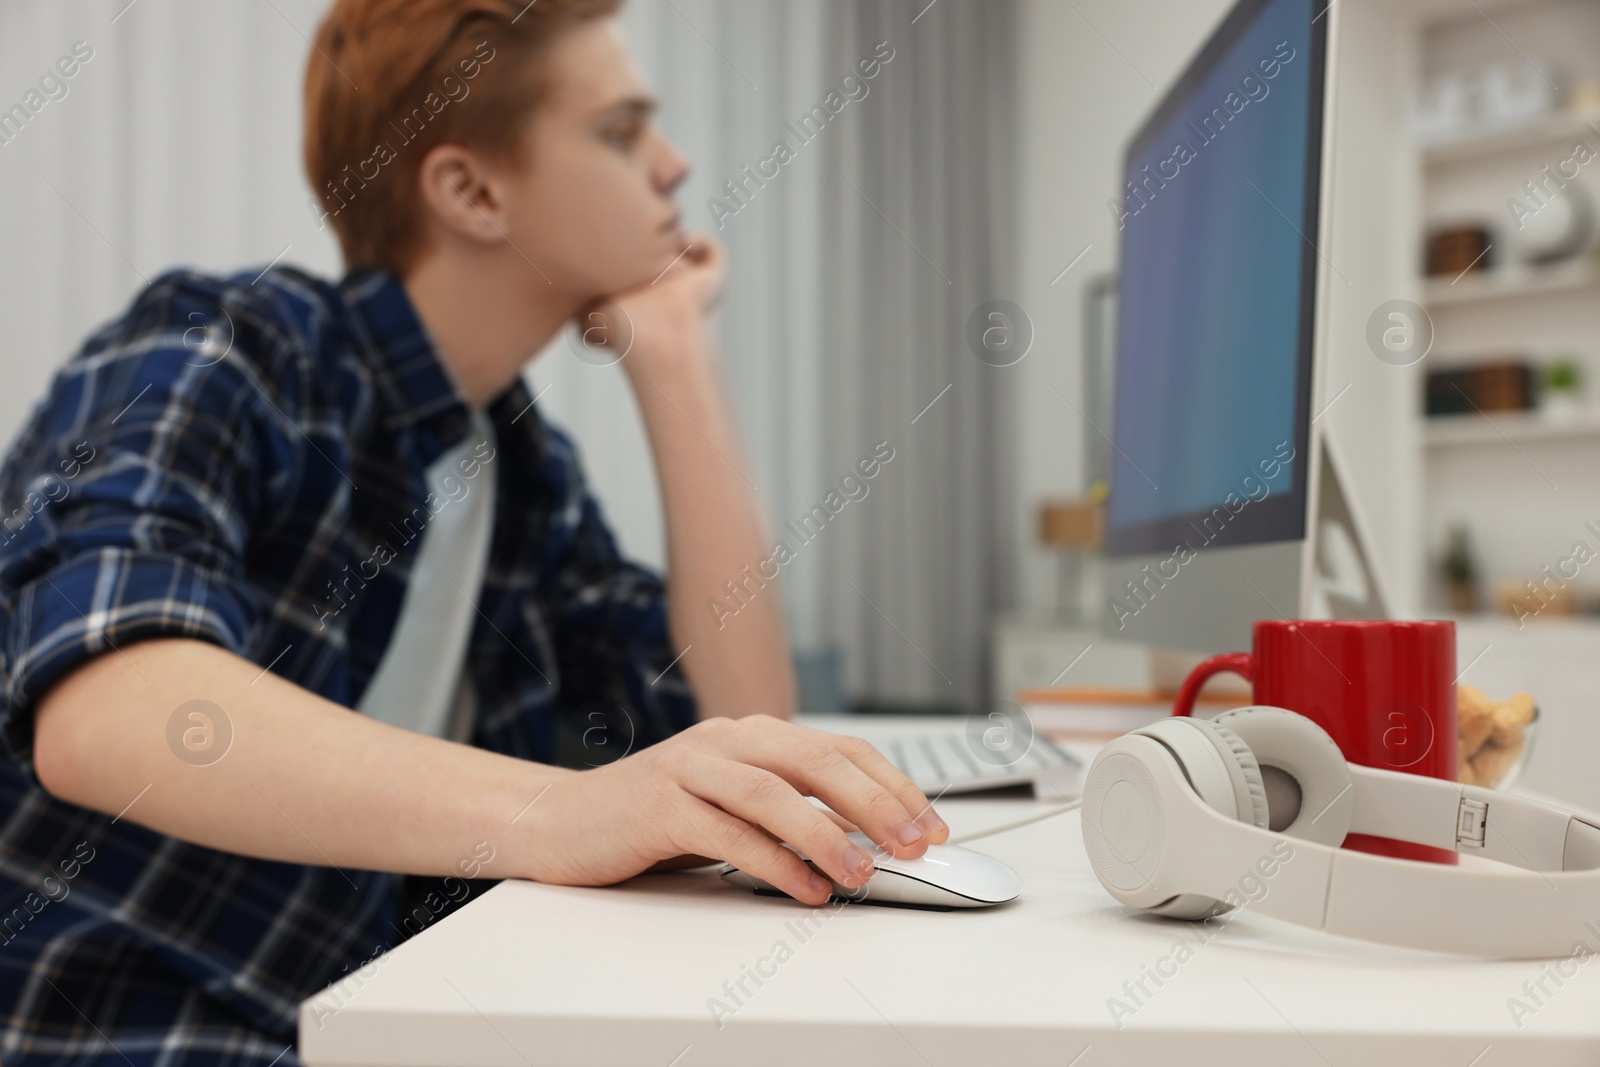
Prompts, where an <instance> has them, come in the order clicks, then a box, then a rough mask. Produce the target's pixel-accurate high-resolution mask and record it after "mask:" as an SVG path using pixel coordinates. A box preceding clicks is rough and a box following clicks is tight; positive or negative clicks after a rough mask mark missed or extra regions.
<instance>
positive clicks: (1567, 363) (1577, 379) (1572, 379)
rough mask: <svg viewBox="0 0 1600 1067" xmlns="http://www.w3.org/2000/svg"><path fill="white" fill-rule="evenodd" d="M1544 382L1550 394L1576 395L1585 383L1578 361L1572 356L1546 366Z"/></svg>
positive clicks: (1555, 360)
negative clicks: (1581, 384) (1579, 387)
mask: <svg viewBox="0 0 1600 1067" xmlns="http://www.w3.org/2000/svg"><path fill="white" fill-rule="evenodd" d="M1543 381H1544V387H1545V390H1546V391H1548V392H1551V393H1575V392H1577V391H1578V386H1579V384H1580V383H1581V382H1582V381H1583V373H1582V371H1581V370H1580V369H1579V368H1578V364H1577V361H1576V360H1574V359H1572V358H1571V357H1570V356H1560V357H1558V358H1556V359H1554V360H1552V361H1551V362H1550V363H1548V364H1546V365H1545V368H1544V374H1543Z"/></svg>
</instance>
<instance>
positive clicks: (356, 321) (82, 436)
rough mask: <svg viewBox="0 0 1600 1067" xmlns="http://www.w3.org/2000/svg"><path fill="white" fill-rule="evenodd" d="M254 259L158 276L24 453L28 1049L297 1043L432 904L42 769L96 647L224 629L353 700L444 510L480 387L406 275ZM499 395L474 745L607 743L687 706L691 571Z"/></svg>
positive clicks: (562, 443)
mask: <svg viewBox="0 0 1600 1067" xmlns="http://www.w3.org/2000/svg"><path fill="white" fill-rule="evenodd" d="M252 277H253V275H252V274H250V273H245V274H240V275H237V276H234V277H231V278H214V277H207V276H202V275H198V274H194V273H189V272H174V273H171V274H167V275H165V276H163V277H161V278H159V279H158V280H156V281H155V282H154V283H153V284H151V285H150V286H149V288H147V289H145V290H144V291H143V292H142V293H140V294H139V296H138V298H137V299H136V300H135V301H134V303H133V305H132V307H131V308H130V309H129V311H128V312H127V314H125V315H124V316H123V317H121V318H120V319H118V320H116V321H114V322H112V323H111V324H110V325H108V326H106V327H105V328H103V329H102V330H100V331H99V332H98V333H96V334H95V335H94V336H93V337H92V338H90V339H89V341H88V342H87V343H86V344H85V346H84V348H83V350H82V351H81V352H80V353H79V354H78V355H77V356H76V357H75V358H74V359H72V360H71V361H70V362H69V363H68V364H67V365H66V366H65V367H64V368H63V369H62V370H61V372H60V373H59V374H58V375H57V377H56V378H55V381H54V383H53V385H52V386H51V389H50V391H49V394H48V395H47V396H46V398H45V399H44V401H43V402H42V403H41V404H40V405H39V406H38V407H37V408H36V409H35V411H34V413H33V415H32V417H31V419H30V421H29V423H28V425H27V427H26V428H25V429H24V430H23V432H22V434H21V436H20V437H19V439H18V440H17V441H16V443H15V444H14V445H13V447H12V449H11V453H10V455H9V457H8V458H7V461H6V463H5V466H4V469H3V471H0V638H3V642H0V685H3V689H0V732H3V739H4V753H3V756H4V758H0V809H3V811H0V817H3V820H4V821H3V825H0V1060H3V1061H4V1063H5V1064H6V1067H26V1065H31V1064H66V1063H72V1064H80V1065H101V1064H104V1065H111V1064H118V1065H124V1064H129V1063H132V1064H139V1065H143V1064H147V1063H149V1064H154V1063H158V1062H159V1063H162V1064H172V1065H197V1064H219V1065H220V1064H230V1065H231V1064H241V1065H242V1064H253V1065H262V1067H265V1065H268V1064H272V1063H277V1064H279V1065H280V1067H288V1065H291V1064H296V1063H299V1059H298V1057H297V1056H296V1055H295V1053H294V1052H293V1050H292V1048H291V1046H292V1045H293V1043H294V1039H295V1021H296V1012H297V1007H298V1005H299V1003H300V1001H301V1000H303V999H305V998H306V997H309V996H311V995H312V994H314V993H316V992H317V991H318V990H320V989H322V988H323V987H324V986H326V985H328V983H329V982H331V981H333V980H335V979H337V978H339V977H340V976H341V975H342V974H343V973H344V971H345V970H347V969H355V968H356V967H359V966H360V965H361V964H362V963H364V962H365V961H367V960H369V959H371V958H372V957H373V956H374V955H375V954H377V953H379V952H381V951H384V950H385V949H387V948H389V947H392V946H393V945H394V944H396V943H397V942H398V941H400V940H402V939H403V938H404V937H405V936H406V931H408V930H411V931H414V929H415V926H414V924H413V923H412V922H410V921H407V918H406V917H402V914H401V901H402V897H403V888H404V884H405V880H404V879H402V878H401V877H400V876H397V875H394V874H388V873H382V872H374V871H366V872H363V871H344V872H342V873H341V872H339V871H337V870H334V869H332V868H326V867H311V866H300V865H297V864H292V863H275V862H267V861H263V860H255V859H247V858H244V857H241V856H235V855H232V854H230V853H226V852H219V851H216V850H214V849H209V848H202V847H200V846H198V845H190V844H186V843H184V842H182V841H179V840H176V839H174V838H171V837H167V836H165V835H163V834H159V833H156V832H154V831H151V830H148V829H145V828H144V827H141V826H138V825H136V824H135V823H133V822H132V821H130V820H129V819H128V818H120V817H119V818H113V817H111V816H108V815H102V814H99V813H96V812H92V811H88V810H85V809H83V808H79V807H76V806H74V805H72V804H68V803H65V802H63V801H60V800H57V799H56V798H54V797H52V796H50V795H49V794H48V793H46V792H45V791H44V790H43V789H42V788H41V787H40V785H39V780H38V776H37V774H36V773H35V770H34V763H33V706H34V703H35V702H36V701H37V700H38V698H39V696H40V694H41V693H43V692H45V690H46V689H47V688H48V687H49V686H50V685H51V683H53V682H55V681H57V680H59V679H60V678H62V677H63V676H65V675H66V674H68V673H69V672H70V671H72V670H73V669H74V668H76V667H77V666H79V665H80V664H82V663H83V662H84V661H86V660H88V659H90V658H91V657H94V656H97V655H101V654H103V653H107V652H110V653H111V654H113V655H114V654H116V652H115V651H114V650H119V649H125V648H127V646H129V645H131V644H133V643H134V642H136V641H139V640H141V639H144V638H152V637H187V638H198V639H200V640H205V641H211V642H215V643H216V644H218V645H220V646H222V647H223V648H226V649H228V650H230V651H232V652H234V653H236V654H238V655H240V656H243V657H245V658H246V659H249V660H251V661H253V662H255V663H259V664H261V665H262V667H263V668H266V669H270V670H271V671H273V672H274V673H276V674H278V675H281V676H282V677H284V678H287V679H289V680H290V681H293V682H295V683H297V684H299V685H301V686H303V687H305V688H306V689H309V690H311V691H312V692H314V693H318V694H320V695H321V696H323V697H326V698H328V699H329V700H333V701H336V702H337V703H339V704H342V705H345V706H346V707H354V706H355V705H356V703H357V701H358V700H359V699H360V697H361V693H362V690H363V688H364V687H365V686H366V685H367V683H368V681H369V680H370V679H371V677H372V675H373V673H374V670H375V669H376V667H377V665H378V662H379V658H380V657H381V656H382V654H383V651H384V648H385V646H386V645H387V643H388V642H389V640H390V637H391V634H392V632H393V630H394V628H395V624H396V621H397V615H398V612H399V608H400V604H401V601H402V598H403V595H404V592H405V586H406V580H407V577H408V574H409V568H410V566H411V563H412V561H413V560H414V558H415V555H416V551H415V550H416V547H417V544H418V543H419V540H420V532H421V529H422V528H423V527H425V524H426V521H427V518H428V516H429V515H430V514H432V513H434V512H435V511H437V510H438V508H439V507H442V506H444V505H441V504H439V503H438V498H434V499H431V500H430V498H429V497H428V490H427V487H426V486H425V484H424V472H425V470H426V469H427V467H428V466H429V464H430V463H431V462H432V461H433V460H434V459H435V458H437V457H438V456H439V455H440V454H441V453H442V452H444V451H445V450H447V449H448V448H450V447H451V446H452V445H454V444H456V443H457V442H459V441H460V440H461V439H462V438H463V437H464V435H465V434H466V432H467V430H468V428H469V422H470V412H469V410H468V408H467V406H466V405H465V403H464V402H463V400H462V398H461V396H460V393H459V391H458V390H457V389H456V387H455V384H454V382H453V381H452V379H451V378H450V377H449V375H448V373H447V372H446V371H445V369H444V366H443V365H442V363H441V362H440V360H439V357H438V354H437V352H436V350H435V349H434V347H433V345H432V342H431V341H430V340H429V338H428V336H427V334H426V332H425V330H424V328H423V326H422V323H421V322H420V321H419V320H418V318H417V316H416V313H415V311H414V310H413V308H412V306H411V303H410V301H409V300H408V299H407V297H406V295H405V291H404V289H403V288H402V287H401V286H400V285H399V283H398V282H397V281H396V280H395V279H394V278H392V277H390V276H388V275H386V274H381V273H377V272H362V271H358V272H352V273H351V274H349V275H347V276H346V277H345V278H344V279H343V280H342V281H341V282H340V283H339V284H337V285H333V284H329V283H327V282H324V281H321V280H319V279H316V278H313V277H310V276H308V275H306V274H304V273H301V272H299V271H295V270H291V269H274V270H271V271H268V272H267V273H265V274H264V275H262V276H260V277H259V279H257V280H254V281H252V280H250V279H251V278H252ZM489 415H490V417H491V419H492V420H493V423H494V427H495V432H496V438H497V440H496V442H495V446H494V453H493V454H491V455H487V456H485V457H480V458H482V459H483V462H482V465H481V467H479V468H478V470H477V472H476V476H477V477H492V478H494V479H495V493H496V502H495V516H494V531H493V535H492V538H493V539H492V545H491V548H490V559H489V566H488V570H487V576H486V577H485V579H484V584H483V587H482V588H481V589H480V590H479V591H478V601H477V605H478V608H479V615H478V618H477V621H476V623H475V625H474V628H473V631H472V636H471V639H470V643H469V647H468V651H467V659H466V667H465V670H466V672H467V673H468V675H469V677H470V679H471V681H472V682H473V684H474V686H475V689H476V693H477V701H478V719H477V724H476V728H475V733H474V736H473V738H472V740H473V743H474V744H475V745H477V746H479V747H481V748H485V749H489V750H491V751H494V752H501V753H505V754H506V755H511V756H518V757H521V758H523V759H530V760H539V761H543V762H562V763H567V764H571V765H581V764H582V763H583V762H585V761H584V759H583V756H584V752H585V749H584V748H583V742H584V741H588V742H590V743H591V744H590V747H589V749H588V751H590V752H594V753H599V752H601V751H608V752H610V753H618V752H620V751H622V750H625V749H627V748H630V747H632V748H637V747H639V746H642V745H646V744H649V743H651V742H653V741H656V740H659V739H661V738H662V737H665V736H668V735H670V734H671V733H674V732H676V731H678V730H681V729H683V728H684V727H686V726H688V725H689V724H691V723H692V722H693V721H694V719H695V707H694V702H693V700H692V698H691V696H690V694H689V692H688V689H687V688H686V686H685V684H684V682H683V679H682V677H681V676H680V675H679V674H677V673H676V672H675V670H673V669H669V665H670V664H671V663H672V661H673V659H674V655H675V653H674V651H673V650H672V648H671V647H669V642H668V638H667V630H666V610H665V599H664V589H663V585H662V581H661V579H660V578H659V577H658V576H657V575H656V574H654V573H652V572H650V571H647V570H645V569H642V568H640V567H637V566H634V565H631V564H629V563H627V562H625V561H624V560H623V559H622V558H621V557H620V556H619V554H618V551H617V547H616V544H615V542H614V541H613V539H612V537H611V534H610V533H609V531H608V530H607V528H606V525H605V522H604V520H603V519H602V517H601V514H600V509H599V507H598V505H597V504H596V502H595V500H594V498H593V497H592V496H590V495H589V493H588V492H587V490H586V488H585V485H584V481H583V476H582V473H581V471H580V469H579V465H578V459H577V456H576V454H575V452H574V449H573V446H572V444H571V443H570V442H569V441H568V439H567V438H566V437H565V436H563V435H562V434H561V433H560V432H558V431H557V430H555V429H554V428H552V427H551V426H550V425H549V424H548V423H547V422H545V421H544V420H543V419H542V418H541V416H540V413H539V411H538V409H537V408H535V407H534V405H533V401H532V398H531V397H530V396H529V395H528V392H527V390H526V389H525V387H524V386H523V385H522V384H521V383H520V382H519V383H518V384H516V385H514V386H513V387H512V388H511V389H509V390H508V391H507V392H506V393H505V394H503V395H502V396H501V397H500V398H499V399H498V400H496V401H495V402H494V403H493V404H492V405H491V407H490V409H489ZM196 696H197V697H200V696H203V694H196ZM597 730H598V731H599V732H598V733H597ZM596 740H599V741H602V742H608V743H609V744H608V745H607V747H606V748H604V749H602V748H600V747H598V746H596V745H594V744H593V742H595V741H596ZM175 751H176V750H175ZM174 758H177V757H176V756H175V757H174ZM588 762H596V763H597V762H600V760H599V759H594V760H590V761H588ZM128 799H129V801H130V802H133V801H134V800H135V798H134V797H129V798H128ZM457 884H458V885H460V884H461V883H459V882H458V883H457ZM450 898H451V899H452V900H455V899H459V898H460V894H459V893H452V894H450ZM410 914H411V913H410V911H409V909H408V910H407V913H406V915H407V917H409V916H410ZM426 916H427V913H426V912H424V913H423V918H426Z"/></svg>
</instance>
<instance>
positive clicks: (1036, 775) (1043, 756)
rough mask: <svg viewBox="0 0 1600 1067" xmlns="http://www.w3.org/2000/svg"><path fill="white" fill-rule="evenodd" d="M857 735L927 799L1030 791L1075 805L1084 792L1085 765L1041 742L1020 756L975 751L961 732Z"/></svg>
mask: <svg viewBox="0 0 1600 1067" xmlns="http://www.w3.org/2000/svg"><path fill="white" fill-rule="evenodd" d="M852 732H856V731H852ZM860 732H861V734H862V735H863V736H866V738H867V740H868V741H871V742H872V743H873V745H875V746H876V747H877V749H878V751H880V752H882V753H883V754H884V755H885V756H886V757H888V759H889V762H890V763H893V764H894V765H895V766H896V767H898V768H899V769H900V771H901V772H902V773H903V774H904V775H905V776H906V777H907V778H910V779H911V780H912V781H913V782H916V783H917V787H918V788H919V789H921V790H922V791H923V792H924V793H926V794H927V795H928V796H930V797H933V796H940V795H942V796H950V795H952V794H956V793H976V792H981V791H983V790H988V789H1006V788H1012V787H1016V786H1032V787H1033V790H1034V793H1035V794H1036V795H1037V796H1039V797H1041V798H1044V799H1060V800H1075V799H1077V797H1078V796H1079V794H1080V793H1081V792H1082V784H1083V771H1084V766H1083V761H1081V760H1079V759H1078V758H1077V757H1076V756H1074V755H1073V754H1072V753H1070V752H1068V751H1066V750H1065V749H1063V748H1061V747H1059V746H1058V745H1056V744H1054V743H1053V742H1051V741H1050V740H1048V739H1047V738H1044V737H1038V736H1035V737H1034V738H1033V740H1032V743H1031V744H1029V745H1028V746H1027V749H1026V751H1024V752H1021V753H1003V754H1002V753H988V752H983V751H976V750H975V747H974V744H973V743H972V742H971V741H970V740H969V737H968V734H967V732H966V731H965V730H960V729H954V730H952V729H932V730H928V729H923V730H907V729H905V728H904V727H899V728H893V727H890V728H886V729H884V730H882V731H881V732H879V731H870V732H869V731H860Z"/></svg>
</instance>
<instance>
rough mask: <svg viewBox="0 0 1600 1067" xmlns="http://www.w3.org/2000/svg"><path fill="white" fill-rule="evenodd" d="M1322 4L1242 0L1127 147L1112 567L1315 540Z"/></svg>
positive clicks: (1118, 211)
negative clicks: (1205, 549)
mask: <svg viewBox="0 0 1600 1067" xmlns="http://www.w3.org/2000/svg"><path fill="white" fill-rule="evenodd" d="M1320 6H1321V5H1320V3H1317V2H1314V0H1244V2H1243V3H1241V4H1240V5H1239V6H1238V7H1236V8H1235V9H1234V11H1233V13H1232V14H1230V16H1229V17H1228V18H1227V19H1226V20H1225V21H1224V23H1223V24H1222V26H1221V27H1220V28H1219V29H1218V30H1217V32H1216V34H1215V35H1214V36H1213V37H1212V39H1211V40H1210V42H1208V44H1207V45H1206V46H1205V48H1204V49H1203V50H1202V52H1201V54H1200V56H1199V57H1198V58H1197V59H1196V60H1195V61H1194V63H1193V64H1191V66H1190V67H1189V69H1188V70H1187V71H1186V72H1185V73H1184V75H1183V76H1182V77H1181V78H1180V79H1179V82H1178V84H1177V86H1176V87H1175V88H1174V89H1173V90H1172V91H1171V92H1170V93H1169V94H1168V96H1167V97H1166V99H1165V100H1164V101H1163V102H1162V104H1161V105H1160V106H1159V107H1158V108H1157V110H1156V112H1155V114H1154V115H1153V116H1152V117H1151V118H1150V119H1149V120H1148V121H1147V122H1146V124H1145V126H1144V128H1143V129H1142V130H1141V131H1140V132H1139V134H1138V135H1137V136H1136V137H1135V139H1134V141H1133V143H1132V145H1131V147H1130V149H1129V152H1128V156H1127V161H1126V164H1125V173H1124V175H1123V177H1124V179H1125V184H1124V186H1123V189H1122V190H1121V193H1120V195H1119V196H1118V197H1117V198H1116V199H1114V200H1113V201H1112V202H1111V210H1112V212H1113V214H1114V215H1116V216H1117V218H1118V222H1119V225H1120V227H1121V240H1122V266H1121V276H1120V280H1119V283H1118V291H1119V310H1118V331H1117V362H1116V400H1115V409H1114V416H1113V418H1114V423H1113V425H1114V430H1113V435H1112V436H1113V441H1114V445H1115V447H1114V448H1113V450H1112V459H1111V463H1112V478H1111V497H1110V502H1109V523H1108V525H1109V528H1110V533H1109V536H1108V546H1107V547H1108V551H1109V552H1110V553H1111V554H1112V555H1118V554H1131V553H1134V552H1148V551H1160V550H1171V549H1173V548H1174V546H1175V545H1177V544H1178V543H1180V542H1184V543H1188V544H1190V545H1191V546H1192V547H1195V548H1198V547H1200V544H1201V543H1202V542H1206V543H1209V542H1210V541H1211V540H1214V539H1218V538H1221V539H1223V540H1225V541H1226V542H1229V543H1235V544H1239V543H1250V542H1259V541H1268V540H1291V539H1297V538H1300V537H1303V536H1304V521H1305V520H1304V500H1305V483H1306V471H1305V463H1304V460H1305V451H1306V449H1305V435H1306V432H1307V429H1306V427H1307V412H1306V407H1307V404H1308V402H1309V396H1310V388H1309V386H1310V366H1311V358H1310V357H1311V342H1312V322H1313V306H1312V305H1313V298H1314V294H1315V279H1316V272H1317V265H1318V259H1319V253H1318V252H1317V250H1316V248H1315V247H1314V246H1313V244H1312V242H1313V241H1314V240H1315V239H1316V237H1317V226H1316V220H1317V199H1318V192H1319V189H1318V184H1319V181H1318V179H1319V170H1320V160H1321V138H1322V96H1323V94H1322V76H1323V58H1324V57H1323V43H1324V41H1323V37H1324V34H1323V33H1322V32H1320V31H1321V30H1322V27H1319V26H1318V25H1317V23H1318V22H1319V21H1322V20H1321V18H1320V15H1318V14H1317V9H1318V8H1320ZM1219 509H1220V510H1219ZM1208 520H1209V521H1208Z"/></svg>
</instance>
